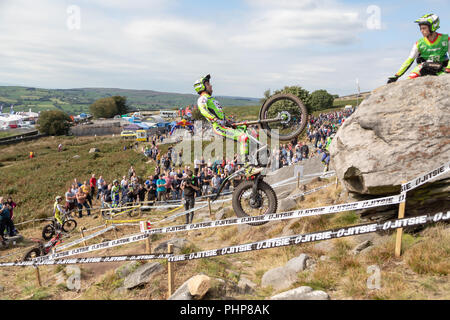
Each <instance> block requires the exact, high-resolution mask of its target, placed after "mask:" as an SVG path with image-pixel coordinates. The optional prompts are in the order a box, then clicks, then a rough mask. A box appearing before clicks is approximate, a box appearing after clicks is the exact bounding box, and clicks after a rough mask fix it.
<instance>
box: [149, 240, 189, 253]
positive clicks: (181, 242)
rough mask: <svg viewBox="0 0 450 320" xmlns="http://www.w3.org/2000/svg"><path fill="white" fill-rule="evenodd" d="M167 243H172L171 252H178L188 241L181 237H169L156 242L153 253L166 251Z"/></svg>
mask: <svg viewBox="0 0 450 320" xmlns="http://www.w3.org/2000/svg"><path fill="white" fill-rule="evenodd" d="M169 243H171V244H173V252H174V253H175V254H179V253H180V252H181V249H183V248H184V247H186V246H188V245H189V244H190V242H189V241H188V240H186V239H183V238H174V239H169V240H167V241H164V242H161V243H160V244H158V246H156V248H155V250H154V252H155V253H167V250H168V244H169Z"/></svg>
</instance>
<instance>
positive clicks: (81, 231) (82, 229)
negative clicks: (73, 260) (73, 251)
mask: <svg viewBox="0 0 450 320" xmlns="http://www.w3.org/2000/svg"><path fill="white" fill-rule="evenodd" d="M84 230H86V228H84V227H83V228H80V233H81V238H84ZM83 246H85V247H86V246H87V244H86V241H85V240H83Z"/></svg>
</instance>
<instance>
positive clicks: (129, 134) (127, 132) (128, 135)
mask: <svg viewBox="0 0 450 320" xmlns="http://www.w3.org/2000/svg"><path fill="white" fill-rule="evenodd" d="M120 136H121V137H122V138H136V132H134V131H131V130H124V131H122V132H121V133H120Z"/></svg>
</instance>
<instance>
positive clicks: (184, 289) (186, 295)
mask: <svg viewBox="0 0 450 320" xmlns="http://www.w3.org/2000/svg"><path fill="white" fill-rule="evenodd" d="M192 278H194V277H192ZM192 278H189V279H188V280H186V281H185V282H184V283H183V284H182V285H181V286H180V287H179V288H178V289H177V290H176V291H175V292H174V293H173V294H172V295H171V296H170V297H169V298H168V299H167V300H193V299H194V297H193V296H192V295H191V293H190V292H189V281H190V280H191V279H192Z"/></svg>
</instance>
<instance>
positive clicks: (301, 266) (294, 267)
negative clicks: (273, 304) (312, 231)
mask: <svg viewBox="0 0 450 320" xmlns="http://www.w3.org/2000/svg"><path fill="white" fill-rule="evenodd" d="M308 259H309V256H308V255H306V254H303V253H302V254H300V255H299V256H298V257H295V258H293V259H291V260H289V261H288V262H287V263H286V264H285V265H284V266H282V267H278V268H274V269H271V270H269V271H267V272H266V273H264V275H263V276H262V279H261V286H262V287H268V286H271V287H272V288H273V289H274V290H277V291H279V290H283V289H287V288H289V287H290V286H291V285H293V284H294V283H295V282H296V281H297V280H298V278H297V273H298V272H300V271H303V270H305V269H306V261H307V260H308Z"/></svg>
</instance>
